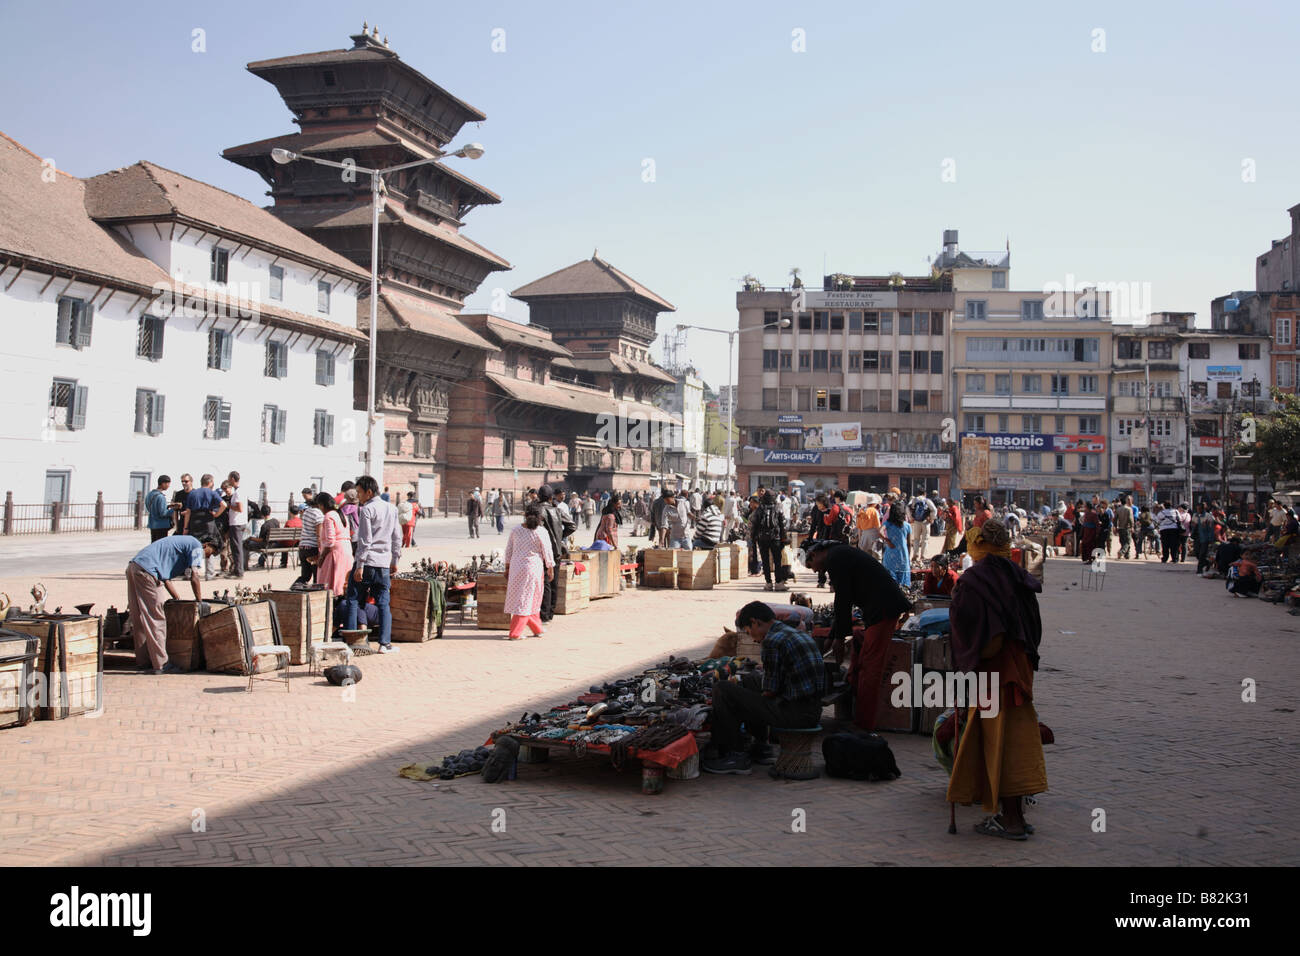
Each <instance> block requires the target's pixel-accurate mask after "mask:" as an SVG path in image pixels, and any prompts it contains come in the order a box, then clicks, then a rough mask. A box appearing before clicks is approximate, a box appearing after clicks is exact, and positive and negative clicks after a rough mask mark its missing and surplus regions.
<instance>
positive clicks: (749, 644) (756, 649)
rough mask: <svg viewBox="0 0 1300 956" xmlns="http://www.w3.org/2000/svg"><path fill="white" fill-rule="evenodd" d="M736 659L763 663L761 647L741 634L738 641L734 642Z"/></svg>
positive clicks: (746, 635) (747, 636)
mask: <svg viewBox="0 0 1300 956" xmlns="http://www.w3.org/2000/svg"><path fill="white" fill-rule="evenodd" d="M735 656H736V657H748V658H749V659H750V660H753V661H758V662H759V663H762V661H763V645H762V644H755V643H754V642H753V641H751V640H750V639H749V635H748V634H745V633H744V632H743V631H742V632H741V635H740V639H739V640H738V641H736V654H735Z"/></svg>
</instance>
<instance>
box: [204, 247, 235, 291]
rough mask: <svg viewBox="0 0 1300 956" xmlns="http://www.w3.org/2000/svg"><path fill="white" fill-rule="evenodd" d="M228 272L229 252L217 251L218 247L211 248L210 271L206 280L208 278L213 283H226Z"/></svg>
mask: <svg viewBox="0 0 1300 956" xmlns="http://www.w3.org/2000/svg"><path fill="white" fill-rule="evenodd" d="M229 272H230V251H229V250H227V249H219V248H218V247H216V246H213V247H212V269H211V271H210V272H209V275H208V278H210V279H211V280H212V281H213V282H221V283H224V282H225V281H226V276H227V274H228V273H229Z"/></svg>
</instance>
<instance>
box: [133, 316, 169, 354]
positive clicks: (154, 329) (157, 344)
mask: <svg viewBox="0 0 1300 956" xmlns="http://www.w3.org/2000/svg"><path fill="white" fill-rule="evenodd" d="M164 325H165V322H164V320H162V319H159V318H155V317H154V316H152V315H142V316H140V322H139V325H138V326H137V328H136V333H135V354H136V356H137V357H138V358H143V359H149V361H151V362H157V361H160V360H161V359H162V356H163V328H164Z"/></svg>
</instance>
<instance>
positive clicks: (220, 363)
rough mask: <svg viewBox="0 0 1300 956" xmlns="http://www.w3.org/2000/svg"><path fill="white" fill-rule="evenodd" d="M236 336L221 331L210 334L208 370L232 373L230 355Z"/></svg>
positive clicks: (212, 331)
mask: <svg viewBox="0 0 1300 956" xmlns="http://www.w3.org/2000/svg"><path fill="white" fill-rule="evenodd" d="M233 343H234V336H232V335H231V334H230V333H229V332H226V331H223V330H221V329H212V330H211V331H210V332H208V368H215V369H220V370H221V371H223V372H228V371H230V353H231V350H232V347H233Z"/></svg>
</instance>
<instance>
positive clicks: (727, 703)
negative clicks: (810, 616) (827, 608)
mask: <svg viewBox="0 0 1300 956" xmlns="http://www.w3.org/2000/svg"><path fill="white" fill-rule="evenodd" d="M736 627H737V628H738V629H740V630H742V631H744V632H745V633H747V634H748V635H749V637H750V639H751V640H753V641H755V642H756V643H758V644H761V645H762V659H763V673H762V677H761V679H760V678H759V677H758V675H745V676H744V677H743V678H742V682H741V683H734V682H731V681H728V682H726V683H719V684H714V686H713V717H712V719H711V721H710V724H711V726H712V729H713V744H712V747H713V749H714V750H715V751H716V753H713V754H709V755H706V756H705V757H704V759H703V761H702V762H701V766H702V768H703V769H704V770H706V771H708V772H709V773H749V772H750V765H751V764H752V763H772V762H773V757H772V753H771V748H770V747H769V746H768V743H767V732H768V728H769V727H815V726H817V724H818V722H819V721H820V720H821V713H822V695H823V694H824V693H825V692H826V667H825V664H824V663H823V662H822V655H821V651H820V650H819V649H818V647H817V644H816V642H815V641H814V640H813V639H812V636H811V635H809V634H804V633H803V632H801V631H796V630H794V628H791V627H788V626H786V625H785V624H782V623H781V622H780V621H778V620H776V615H775V614H774V613H773V611H772V609H771V607H769V606H768V605H767V604H765V603H763V602H762V601H751V602H750V603H749V604H746V605H745V606H744V607H742V608H741V609H740V612H739V613H738V614H737V615H736ZM742 723H743V724H744V725H745V727H746V728H747V729H748V731H749V733H750V734H751V735H752V736H753V738H754V744H753V746H752V747H751V749H750V751H749V752H748V753H746V752H744V751H742V750H741V749H740V725H741V724H742Z"/></svg>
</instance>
